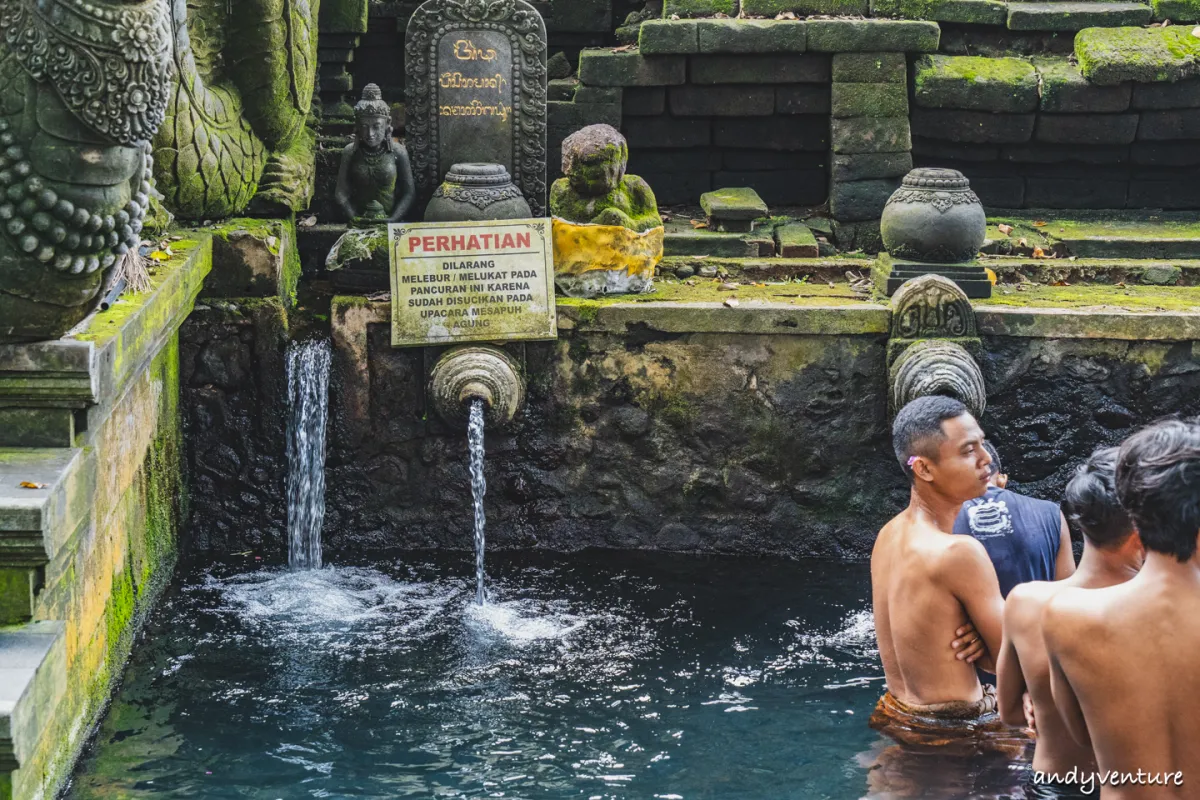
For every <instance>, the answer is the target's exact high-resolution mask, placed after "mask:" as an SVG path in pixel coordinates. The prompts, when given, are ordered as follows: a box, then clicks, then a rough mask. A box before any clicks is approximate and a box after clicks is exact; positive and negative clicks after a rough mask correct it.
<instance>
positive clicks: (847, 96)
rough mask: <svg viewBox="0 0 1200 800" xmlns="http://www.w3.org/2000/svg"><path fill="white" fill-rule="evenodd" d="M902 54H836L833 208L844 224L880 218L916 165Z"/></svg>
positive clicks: (831, 124) (832, 141)
mask: <svg viewBox="0 0 1200 800" xmlns="http://www.w3.org/2000/svg"><path fill="white" fill-rule="evenodd" d="M907 75H908V71H907V68H906V65H905V60H904V54H903V53H838V54H837V55H835V56H834V57H833V104H832V119H831V120H830V137H829V138H830V145H831V150H832V151H833V153H832V155H831V157H830V158H831V161H832V170H831V173H830V188H829V208H830V211H831V212H832V214H833V216H834V218H835V219H837V220H838V221H839V222H862V221H865V220H875V219H879V215H880V214H881V213H882V212H883V206H884V204H886V203H887V199H888V197H890V196H891V194H892V192H894V191H895V190H896V187H897V186H899V185H900V178H901V177H903V176H904V174H905V173H907V172H908V171H909V170H910V169H912V154H911V152H910V151H911V150H912V137H911V132H910V130H909V123H908V80H907Z"/></svg>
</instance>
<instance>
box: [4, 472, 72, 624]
mask: <svg viewBox="0 0 1200 800" xmlns="http://www.w3.org/2000/svg"><path fill="white" fill-rule="evenodd" d="M90 453H91V451H90V450H83V449H77V448H12V449H2V448H0V625H9V624H13V623H18V622H23V621H25V620H27V619H29V618H30V616H31V615H32V613H33V604H34V600H35V599H36V596H37V591H38V590H39V589H40V588H41V587H40V585H39V581H40V577H41V574H40V569H39V568H41V567H43V566H44V565H46V564H47V563H49V562H50V560H51V559H53V558H54V555H55V554H56V553H57V552H58V549H59V548H60V547H61V546H62V545H63V544H64V543H65V542H66V541H67V540H69V538H70V537H71V535H72V534H73V533H74V532H75V530H76V528H77V527H78V526H79V523H80V522H81V521H82V520H83V519H84V517H85V516H86V515H87V513H88V503H89V501H90V499H91V497H92V494H93V489H94V488H95V487H94V486H93V485H92V482H93V481H94V480H95V470H94V469H90V468H88V460H89V458H90V457H91V456H90ZM22 483H26V484H30V485H31V486H34V487H37V486H40V487H42V488H25V487H22V486H21V484H22Z"/></svg>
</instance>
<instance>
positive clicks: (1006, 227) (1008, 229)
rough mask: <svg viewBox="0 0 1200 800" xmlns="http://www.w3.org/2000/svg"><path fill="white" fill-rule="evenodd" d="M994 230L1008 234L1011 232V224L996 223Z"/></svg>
mask: <svg viewBox="0 0 1200 800" xmlns="http://www.w3.org/2000/svg"><path fill="white" fill-rule="evenodd" d="M996 230H998V231H1000V232H1001V233H1003V234H1004V235H1005V236H1008V235H1009V234H1010V233H1012V232H1013V226H1012V225H997V226H996Z"/></svg>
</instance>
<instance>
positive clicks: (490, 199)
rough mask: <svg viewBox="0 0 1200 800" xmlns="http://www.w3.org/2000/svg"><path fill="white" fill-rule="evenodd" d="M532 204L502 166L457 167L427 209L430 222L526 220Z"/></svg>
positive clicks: (457, 165) (434, 195)
mask: <svg viewBox="0 0 1200 800" xmlns="http://www.w3.org/2000/svg"><path fill="white" fill-rule="evenodd" d="M531 213H532V212H531V211H530V208H529V203H528V202H526V200H525V197H524V196H523V195H522V194H521V192H520V190H518V189H517V187H516V186H515V185H514V184H513V182H512V178H511V177H509V174H508V170H506V169H505V168H504V167H503V166H501V165H500V164H455V165H454V166H453V167H451V169H450V172H448V173H447V174H446V180H445V181H444V182H443V183H442V184H441V185H440V186H438V188H437V189H435V190H434V192H433V199H432V200H430V201H429V205H428V206H427V207H426V208H425V221H426V222H468V221H471V222H478V221H482V220H488V219H526V218H528V217H529V216H531Z"/></svg>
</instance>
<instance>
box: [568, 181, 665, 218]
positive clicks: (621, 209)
mask: <svg viewBox="0 0 1200 800" xmlns="http://www.w3.org/2000/svg"><path fill="white" fill-rule="evenodd" d="M550 213H551V214H552V215H554V216H556V217H560V218H562V219H565V220H567V221H568V222H575V223H580V224H586V223H592V224H596V225H618V226H620V227H623V228H628V229H630V230H633V231H638V232H641V231H648V230H651V229H652V228H657V227H658V226H659V225H662V218H661V217H659V214H658V203H657V201H656V200H655V198H654V192H653V190H652V189H651V188H650V185H649V184H647V183H646V182H645V181H644V180H642V179H641V178H639V177H638V176H637V175H626V176H625V177H624V179H623V180H622V181H621V182H620V183H619V184H617V186H616V187H615V188H614V189H613V190H612V191H610V192H607V193H605V194H601V195H582V194H580V193H579V192H577V191H575V189H574V188H572V186H571V183H570V180H569V179H568V178H559V179H558V180H556V181H555V182H554V184H553V185H552V186H551V187H550Z"/></svg>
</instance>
